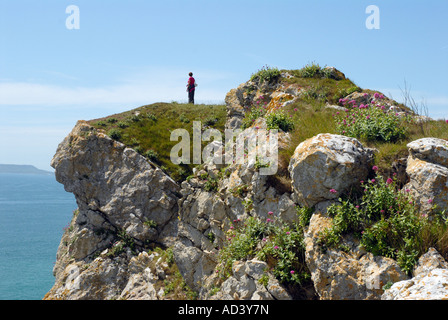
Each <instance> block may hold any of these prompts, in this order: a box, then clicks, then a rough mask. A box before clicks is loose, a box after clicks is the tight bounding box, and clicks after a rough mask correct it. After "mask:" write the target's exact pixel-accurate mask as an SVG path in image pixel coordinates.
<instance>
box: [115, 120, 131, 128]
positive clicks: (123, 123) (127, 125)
mask: <svg viewBox="0 0 448 320" xmlns="http://www.w3.org/2000/svg"><path fill="white" fill-rule="evenodd" d="M117 126H118V127H119V128H121V129H125V128H127V127H129V123H128V122H126V121H120V122H118V123H117Z"/></svg>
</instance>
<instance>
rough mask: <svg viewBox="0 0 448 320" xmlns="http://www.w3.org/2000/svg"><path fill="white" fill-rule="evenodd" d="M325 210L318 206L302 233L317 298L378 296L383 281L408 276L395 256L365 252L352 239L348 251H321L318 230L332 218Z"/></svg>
mask: <svg viewBox="0 0 448 320" xmlns="http://www.w3.org/2000/svg"><path fill="white" fill-rule="evenodd" d="M321 211H322V212H321ZM324 212H325V210H319V209H318V210H317V211H316V212H315V213H314V214H313V216H312V218H311V221H310V225H309V227H308V231H307V232H306V233H305V244H306V262H307V265H308V267H309V269H310V271H311V278H312V280H313V283H314V288H315V289H316V292H317V294H318V295H319V297H320V299H322V300H379V299H380V298H381V295H382V293H383V289H382V288H383V286H384V285H385V284H387V283H388V282H397V281H400V280H404V279H407V276H406V274H405V273H404V272H403V271H402V270H401V269H400V267H399V266H398V264H397V263H396V262H395V261H394V260H392V259H389V258H385V257H378V256H373V255H372V254H371V253H366V252H365V251H363V250H362V249H360V248H359V245H358V244H357V243H356V242H354V241H351V242H348V243H347V244H348V245H349V246H350V247H351V250H350V253H346V252H343V251H340V250H332V249H328V250H327V251H326V252H322V250H321V248H320V247H319V243H318V236H319V233H320V232H321V231H323V230H324V229H325V228H327V227H330V226H331V218H329V217H327V216H326V215H325V213H324Z"/></svg>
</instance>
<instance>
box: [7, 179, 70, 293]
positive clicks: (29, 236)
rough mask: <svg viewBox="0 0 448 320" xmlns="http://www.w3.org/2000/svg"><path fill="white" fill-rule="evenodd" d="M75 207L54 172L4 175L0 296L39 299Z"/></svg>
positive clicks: (51, 281)
mask: <svg viewBox="0 0 448 320" xmlns="http://www.w3.org/2000/svg"><path fill="white" fill-rule="evenodd" d="M76 208H77V205H76V201H75V198H74V196H73V194H71V193H68V192H66V191H65V190H64V187H63V186H62V185H61V184H60V183H58V182H57V181H56V179H55V176H54V174H49V175H40V174H18V173H14V174H12V173H0V300H41V299H42V298H43V297H44V296H45V294H46V293H47V292H48V291H49V290H50V289H51V287H52V286H53V284H54V281H55V278H54V276H53V267H54V263H55V261H56V252H57V249H58V246H59V242H60V240H61V237H62V234H63V229H64V227H66V226H67V225H68V224H69V222H70V220H71V218H72V216H73V211H74V210H75V209H76Z"/></svg>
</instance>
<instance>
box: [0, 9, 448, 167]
mask: <svg viewBox="0 0 448 320" xmlns="http://www.w3.org/2000/svg"><path fill="white" fill-rule="evenodd" d="M370 5H374V6H376V8H377V11H375V12H373V11H368V10H366V9H367V8H368V7H369V6H370ZM70 6H76V8H77V10H76V11H72V10H71V9H70V8H72V7H70ZM67 9H70V10H67ZM373 14H375V15H373ZM447 16H448V1H447V0H425V1H421V0H418V1H413V0H407V1H404V0H394V1H390V0H389V1H386V0H383V1H381V0H370V1H364V0H342V1H334V0H327V1H324V0H314V1H300V0H289V1H288V0H257V1H252V0H219V1H215V0H195V1H186V0H164V1H152V0H126V1H123V0H120V1H118V0H108V1H103V0H85V1H84V0H80V1H76V0H71V1H64V0H41V1H35V0H2V1H1V2H0V150H1V151H0V163H6V164H31V165H35V166H36V167H38V168H40V169H44V170H52V169H51V167H50V162H51V159H52V157H53V155H54V154H55V152H56V149H57V146H58V144H59V143H60V142H61V141H62V140H63V138H64V137H65V136H67V135H68V133H70V131H71V129H72V128H73V126H74V125H75V124H76V122H77V121H78V120H90V119H96V118H100V117H104V116H107V115H111V114H114V113H119V112H123V111H127V110H130V109H134V108H137V107H140V106H142V105H146V104H150V103H155V102H172V101H178V102H187V93H186V92H185V85H186V82H187V79H188V72H190V71H191V72H193V73H194V76H195V78H196V81H197V83H198V87H197V91H196V97H195V98H196V102H197V103H224V99H225V95H226V93H227V92H228V91H229V90H231V89H232V88H236V87H237V86H238V85H239V84H241V83H244V82H246V81H247V80H248V79H249V78H250V76H251V74H253V73H254V72H256V71H258V70H259V69H261V68H262V67H263V66H270V67H277V68H279V69H300V68H302V67H303V66H305V65H306V64H308V63H312V62H314V63H318V64H319V65H321V66H334V67H336V68H337V69H339V70H341V71H342V72H343V73H344V74H345V75H346V76H347V77H349V78H350V79H351V80H352V81H353V82H355V83H356V84H357V85H358V86H360V87H361V88H366V89H372V90H378V91H381V92H383V93H384V94H386V95H387V96H389V97H392V98H394V99H396V100H397V101H400V102H401V101H402V98H403V94H402V92H403V90H404V88H405V86H406V88H407V89H408V91H409V92H410V94H411V96H412V97H413V98H414V99H415V101H416V102H417V103H422V104H423V105H425V106H426V108H427V113H428V115H429V116H431V117H433V118H435V119H448V81H447V77H448V37H447V34H448V19H447ZM372 23H373V24H374V26H375V27H376V28H368V27H367V26H369V25H371V24H372Z"/></svg>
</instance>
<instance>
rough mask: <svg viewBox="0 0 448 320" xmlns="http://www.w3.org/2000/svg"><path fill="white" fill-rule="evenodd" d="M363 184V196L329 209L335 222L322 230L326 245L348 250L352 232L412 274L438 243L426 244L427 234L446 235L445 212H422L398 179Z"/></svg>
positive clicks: (321, 241)
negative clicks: (346, 239) (347, 240)
mask: <svg viewBox="0 0 448 320" xmlns="http://www.w3.org/2000/svg"><path fill="white" fill-rule="evenodd" d="M374 168H375V167H374ZM375 169H376V168H375ZM362 186H363V187H364V192H363V194H362V196H361V198H360V199H350V198H349V199H347V200H342V199H339V201H340V203H341V204H334V205H332V206H330V207H329V208H328V214H329V216H331V217H333V225H332V227H331V228H327V229H326V230H325V231H323V232H322V233H321V235H320V239H319V241H320V243H321V245H322V247H323V248H324V249H325V248H326V247H336V248H339V249H342V250H346V249H347V248H346V247H344V246H343V245H342V244H341V243H342V238H343V236H344V235H346V234H352V235H354V236H355V238H357V239H359V240H360V244H361V245H362V246H363V247H364V248H365V249H366V250H367V251H368V252H371V253H372V254H374V255H379V256H385V257H389V258H392V259H395V260H396V261H397V263H398V264H399V266H400V267H401V268H402V269H403V271H405V272H407V273H410V272H411V271H412V269H413V267H414V265H415V263H416V262H417V259H418V257H419V256H420V255H421V254H423V253H424V252H426V250H427V249H428V248H429V247H430V246H433V245H436V244H437V241H433V242H432V243H429V242H427V243H423V240H422V239H425V237H423V234H424V233H428V232H429V233H431V234H433V235H440V234H445V235H446V230H447V226H448V225H447V223H446V218H445V215H444V213H437V212H436V211H435V207H434V208H433V211H432V212H431V218H429V217H428V216H427V215H426V214H424V215H421V214H420V212H419V210H418V207H417V206H416V205H415V202H414V200H413V199H412V196H411V195H410V193H409V190H398V188H397V185H396V179H395V178H388V179H387V180H385V179H384V178H383V177H382V176H380V175H377V176H376V177H375V179H372V180H369V181H367V182H362ZM429 238H432V239H434V237H429Z"/></svg>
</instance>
